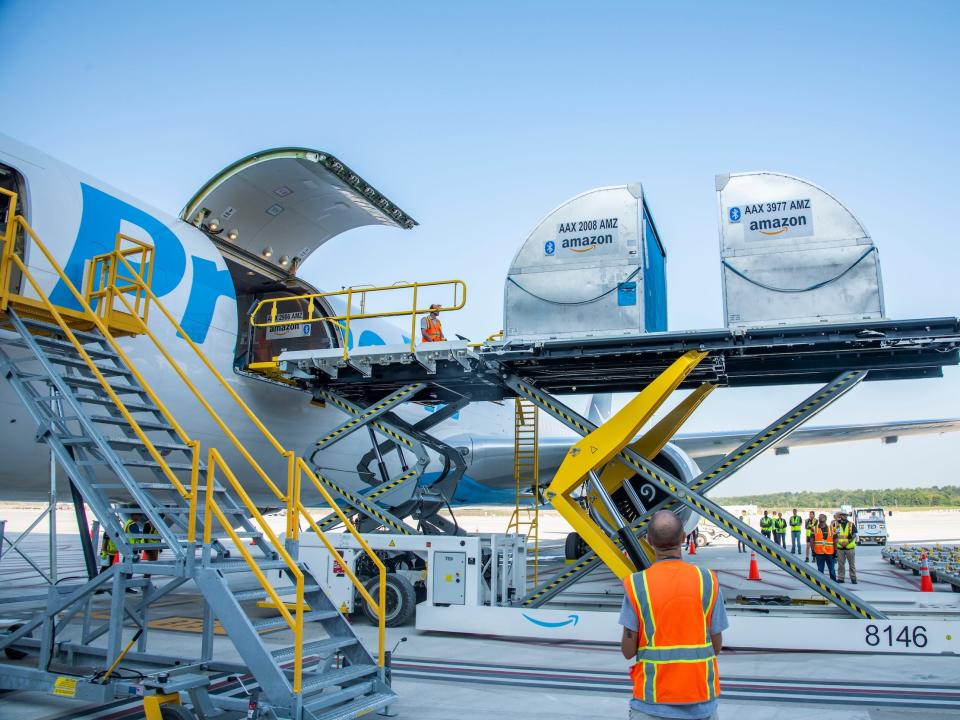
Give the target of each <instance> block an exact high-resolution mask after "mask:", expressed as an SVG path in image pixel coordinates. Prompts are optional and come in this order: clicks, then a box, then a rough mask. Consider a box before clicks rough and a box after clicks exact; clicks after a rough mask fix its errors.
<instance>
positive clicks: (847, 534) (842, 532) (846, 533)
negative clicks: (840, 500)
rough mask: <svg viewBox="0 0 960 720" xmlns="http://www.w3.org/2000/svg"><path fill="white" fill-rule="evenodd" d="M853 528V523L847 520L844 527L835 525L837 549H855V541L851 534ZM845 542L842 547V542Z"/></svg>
mask: <svg viewBox="0 0 960 720" xmlns="http://www.w3.org/2000/svg"><path fill="white" fill-rule="evenodd" d="M853 531H854V527H853V523H852V522H850V521H849V520H848V521H847V523H846V525H842V524H841V525H837V547H838V548H839V549H841V550H843V549H846V550H853V549H854V548H855V547H857V539H856V537H855V536H854V534H853ZM844 540H846V541H847V543H846V545H844V543H843V541H844Z"/></svg>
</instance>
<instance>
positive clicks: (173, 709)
mask: <svg viewBox="0 0 960 720" xmlns="http://www.w3.org/2000/svg"><path fill="white" fill-rule="evenodd" d="M160 717H161V718H163V720H197V715H196V713H194V712H193V711H192V710H189V709H187V708H185V707H184V706H183V705H177V704H175V703H167V704H165V705H161V706H160Z"/></svg>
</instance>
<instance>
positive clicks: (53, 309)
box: [0, 188, 199, 551]
mask: <svg viewBox="0 0 960 720" xmlns="http://www.w3.org/2000/svg"><path fill="white" fill-rule="evenodd" d="M0 194H2V195H7V196H8V197H9V198H10V200H9V202H10V207H11V208H15V207H16V199H17V194H16V193H14V192H12V191H9V190H6V189H4V188H0ZM17 225H19V226H20V227H21V228H22V229H23V231H24V232H25V233H27V234H28V235H29V236H30V239H31V241H32V242H33V244H34V246H35V247H36V248H37V249H39V250H40V252H41V254H42V255H43V256H44V258H45V259H46V260H47V262H48V263H49V264H50V267H51V268H53V270H54V272H55V273H56V275H58V276H59V278H60V280H61V281H62V282H63V283H64V286H65V287H66V288H67V290H68V291H69V292H70V294H72V295H73V297H74V299H76V301H77V302H78V303H79V304H80V307H81V309H82V310H83V312H84V314H85V316H86V318H85V319H87V320H88V321H89V322H91V323H92V324H93V325H94V326H96V327H97V329H98V330H99V331H100V333H101V335H103V337H104V339H105V340H107V342H108V343H109V344H110V347H111V349H112V350H113V351H114V352H115V353H116V354H117V356H118V357H119V358H120V359H121V361H122V362H123V363H124V365H125V366H126V367H127V368H128V369H129V370H130V371H131V373H133V375H134V377H135V378H136V380H137V381H138V382H140V384H141V387H142V388H143V390H144V392H146V393H147V395H148V396H149V397H150V399H151V401H152V402H153V403H155V405H156V407H157V409H158V410H159V411H160V413H161V414H162V415H163V417H164V418H165V419H166V420H167V422H169V423H170V425H171V427H172V428H173V430H174V432H176V433H177V436H178V437H179V438H180V439H181V440H182V441H183V442H184V444H187V445H190V446H191V447H193V448H194V455H195V456H196V453H197V452H198V450H199V443H198V442H197V441H195V440H193V438H191V437H190V436H189V435H188V434H187V433H186V431H185V430H184V429H183V427H182V426H181V425H180V423H179V422H177V419H176V418H175V417H174V416H173V414H172V413H171V412H170V411H169V409H167V407H166V405H165V404H164V403H163V401H161V400H160V398H159V397H158V396H157V394H156V393H155V392H154V391H153V388H152V387H150V385H149V383H147V381H146V379H145V378H144V377H143V376H142V375H141V374H140V372H139V370H138V369H137V367H136V366H135V365H134V364H133V363H132V361H131V360H130V358H129V357H128V356H127V355H126V353H125V352H123V349H122V348H121V347H120V345H119V344H118V343H117V342H116V339H115V338H114V337H113V335H112V333H111V332H110V330H109V328H108V327H107V325H106V323H104V322H103V321H102V320H101V318H99V317H98V316H97V314H96V313H95V312H94V310H93V308H91V306H90V304H89V303H88V302H87V299H86V298H85V297H84V296H83V295H82V294H81V293H80V291H79V290H77V288H76V286H75V285H74V284H73V282H72V281H71V280H70V278H69V277H68V276H67V274H66V273H65V272H64V271H63V269H62V268H61V267H60V265H59V263H57V261H56V260H55V259H54V257H53V255H51V253H50V251H49V250H48V249H47V247H46V246H45V245H44V244H43V242H42V241H41V240H40V238H39V237H38V236H37V234H36V232H35V231H34V230H33V228H32V227H31V226H30V224H29V223H28V222H27V221H26V219H25V218H24V217H23V216H22V215H8V217H7V227H6V230H5V232H4V236H3V237H4V247H3V253H2V259H0V265H2V269H0V280H3V283H4V284H3V285H2V286H0V309H3V310H6V308H7V307H8V305H9V302H10V300H11V299H12V298H13V297H20V296H19V295H18V294H17V293H12V292H11V291H10V286H9V279H10V273H11V269H12V266H14V265H15V266H16V267H17V268H18V269H19V270H20V272H21V273H22V274H23V277H24V279H26V281H27V282H28V283H29V285H30V286H31V287H32V288H33V291H34V292H35V293H36V295H37V298H39V301H40V302H41V303H42V305H43V306H44V307H45V308H46V310H47V312H49V313H50V316H51V317H52V318H53V319H54V320H55V321H56V323H57V325H58V326H59V327H60V329H61V331H62V332H63V334H64V336H65V337H66V338H67V340H69V342H70V344H71V345H73V347H74V349H75V350H76V351H77V353H78V355H79V356H80V357H81V359H82V360H83V361H84V363H85V364H86V365H87V367H88V369H89V370H90V372H91V373H92V374H93V375H94V377H95V378H96V379H97V381H98V382H99V383H100V385H101V386H102V387H103V389H104V391H105V392H106V393H107V395H108V396H109V397H110V399H111V400H112V401H113V403H114V405H115V406H116V408H117V410H118V411H119V412H120V414H121V415H122V416H123V418H124V420H125V421H126V422H127V423H128V424H129V426H130V428H131V429H132V430H133V431H134V433H135V434H136V436H137V438H138V439H139V440H140V441H141V442H142V443H143V445H144V447H145V448H146V450H147V452H148V453H149V454H150V456H151V458H153V460H154V462H156V463H157V465H158V466H159V467H160V469H161V471H162V472H163V474H164V475H166V477H167V479H168V480H169V481H170V483H171V485H173V487H174V489H175V490H176V491H177V492H178V493H179V494H180V496H181V497H182V498H183V499H185V500H188V501H189V502H190V505H191V507H192V508H194V510H193V512H192V513H191V514H195V508H196V504H197V493H196V492H191V491H189V490H187V488H186V487H184V485H183V483H182V482H180V479H179V478H178V477H177V476H176V474H175V473H174V472H173V470H172V469H171V468H170V467H169V465H168V464H167V462H166V459H165V458H164V457H163V455H162V454H161V453H160V452H159V450H157V448H156V446H154V444H153V441H152V440H151V439H150V438H149V436H148V435H147V434H146V433H145V432H144V431H143V429H142V428H141V427H140V424H139V423H138V422H137V421H136V418H134V417H133V415H132V414H131V413H130V411H129V410H128V409H127V407H126V405H125V403H124V402H123V401H122V400H121V399H120V397H119V395H117V393H116V391H114V389H113V387H112V386H111V385H110V383H109V382H108V381H107V379H106V378H105V377H104V375H103V373H102V372H101V371H100V368H99V367H98V366H97V364H96V363H95V362H94V361H93V358H91V357H90V354H89V353H88V352H87V351H86V348H84V346H83V344H82V343H81V342H80V341H79V340H78V339H77V336H76V335H75V334H74V333H73V330H72V329H71V328H70V325H69V323H68V322H67V321H66V319H65V318H64V317H63V314H62V313H61V312H60V310H59V309H58V308H57V306H56V305H54V304H53V303H52V302H51V301H50V299H49V297H48V296H47V293H46V292H44V290H43V289H42V288H41V286H40V284H39V282H38V281H37V280H36V278H34V276H33V273H31V272H30V270H29V268H28V267H27V264H26V263H24V262H23V260H22V259H21V258H20V257H19V256H18V255H17V254H16V253H15V252H14V248H13V240H14V236H15V229H14V228H15V226H17ZM193 466H194V470H193V474H192V476H191V486H192V487H194V488H195V487H196V485H197V483H196V478H195V477H194V476H195V475H196V472H197V469H196V463H193ZM189 532H190V531H189V530H188V534H189ZM188 541H189V542H193V538H189V540H188ZM171 550H174V551H175V549H174V548H172V547H171Z"/></svg>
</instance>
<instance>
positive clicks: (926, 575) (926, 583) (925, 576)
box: [920, 553, 933, 592]
mask: <svg viewBox="0 0 960 720" xmlns="http://www.w3.org/2000/svg"><path fill="white" fill-rule="evenodd" d="M920 592H933V580H931V579H930V566H929V565H927V554H926V553H922V554H921V555H920Z"/></svg>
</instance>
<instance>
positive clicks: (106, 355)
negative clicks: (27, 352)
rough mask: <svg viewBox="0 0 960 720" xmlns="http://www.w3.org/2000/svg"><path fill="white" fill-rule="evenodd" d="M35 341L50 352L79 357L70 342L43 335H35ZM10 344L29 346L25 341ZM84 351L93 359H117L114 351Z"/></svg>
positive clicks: (97, 349)
mask: <svg viewBox="0 0 960 720" xmlns="http://www.w3.org/2000/svg"><path fill="white" fill-rule="evenodd" d="M33 341H34V342H35V343H37V345H39V346H40V347H42V348H46V349H50V350H60V351H63V352H67V353H70V354H71V355H73V356H74V357H77V349H76V348H75V347H74V346H73V343H72V342H70V341H69V340H58V339H56V338H52V337H45V336H43V335H34V336H33ZM9 344H10V345H14V346H17V347H26V346H27V344H26V343H25V342H24V341H23V340H11V341H9ZM83 349H84V350H86V352H87V354H88V355H89V356H90V357H92V358H100V359H102V360H109V359H112V358H115V357H117V355H116V353H114V352H113V351H112V350H101V349H99V348H91V347H84V348H83ZM50 359H51V360H53V359H54V358H53V357H52V356H50ZM84 364H86V363H84Z"/></svg>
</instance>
